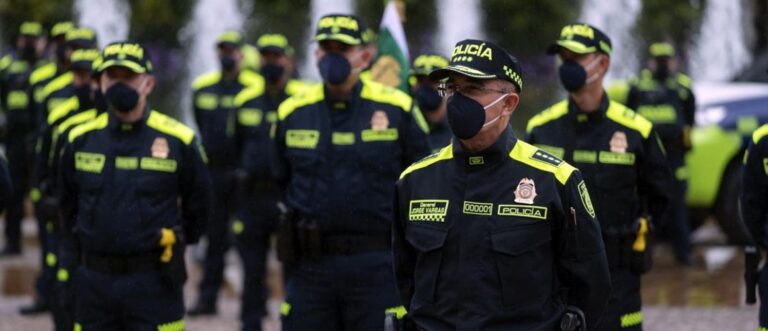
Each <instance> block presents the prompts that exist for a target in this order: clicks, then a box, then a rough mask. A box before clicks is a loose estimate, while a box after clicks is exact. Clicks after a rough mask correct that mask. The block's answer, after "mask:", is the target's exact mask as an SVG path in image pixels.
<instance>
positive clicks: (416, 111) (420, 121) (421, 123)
mask: <svg viewBox="0 0 768 331" xmlns="http://www.w3.org/2000/svg"><path fill="white" fill-rule="evenodd" d="M411 116H412V117H413V120H414V121H416V125H417V126H418V127H419V129H421V131H424V133H426V134H429V124H427V120H425V119H424V115H423V114H422V113H421V108H419V106H416V105H414V106H413V113H412V114H411Z"/></svg>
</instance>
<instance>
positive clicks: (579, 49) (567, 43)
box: [555, 40, 597, 54]
mask: <svg viewBox="0 0 768 331" xmlns="http://www.w3.org/2000/svg"><path fill="white" fill-rule="evenodd" d="M555 43H556V44H557V45H558V46H560V47H564V48H567V49H568V50H570V51H571V52H574V53H577V54H588V53H594V52H597V47H595V46H589V47H588V46H586V45H584V44H582V43H581V42H578V41H576V40H558V41H556V42H555Z"/></svg>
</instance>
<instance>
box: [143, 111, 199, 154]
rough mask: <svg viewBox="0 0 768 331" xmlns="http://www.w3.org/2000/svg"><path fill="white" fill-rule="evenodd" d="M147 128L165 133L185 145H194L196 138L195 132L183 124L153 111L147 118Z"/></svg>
mask: <svg viewBox="0 0 768 331" xmlns="http://www.w3.org/2000/svg"><path fill="white" fill-rule="evenodd" d="M147 126H149V127H151V128H153V129H155V130H157V131H160V132H162V133H165V134H167V135H171V136H174V137H176V138H179V139H180V140H181V141H183V142H184V144H185V145H189V144H190V143H192V139H194V138H195V132H194V131H192V129H190V128H188V127H187V126H186V125H184V124H181V122H179V121H177V120H175V119H173V118H171V117H169V116H167V115H164V114H162V113H160V112H158V111H156V110H152V112H151V113H149V118H147Z"/></svg>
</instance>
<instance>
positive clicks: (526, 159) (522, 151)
mask: <svg viewBox="0 0 768 331" xmlns="http://www.w3.org/2000/svg"><path fill="white" fill-rule="evenodd" d="M541 154H543V152H542V151H541V150H540V149H538V148H536V147H534V146H533V145H530V144H528V143H526V142H524V141H521V140H518V141H517V142H516V143H515V147H514V148H512V151H511V152H509V157H511V158H512V159H513V160H516V161H519V162H522V163H524V164H527V165H529V166H531V167H534V168H536V169H539V170H541V171H546V172H549V173H551V174H553V175H555V178H557V181H559V182H560V184H563V185H565V183H566V182H567V181H568V178H570V177H571V174H572V173H573V172H574V171H576V168H574V167H573V166H571V165H570V164H568V163H566V162H564V161H562V160H559V159H556V160H554V162H548V161H544V160H543V159H542V158H541V157H540V155H541ZM555 163H557V165H555Z"/></svg>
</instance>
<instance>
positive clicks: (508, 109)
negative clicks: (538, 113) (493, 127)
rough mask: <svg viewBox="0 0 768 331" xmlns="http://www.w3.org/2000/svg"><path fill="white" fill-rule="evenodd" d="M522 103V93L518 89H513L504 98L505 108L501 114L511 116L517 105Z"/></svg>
mask: <svg viewBox="0 0 768 331" xmlns="http://www.w3.org/2000/svg"><path fill="white" fill-rule="evenodd" d="M518 104H520V95H519V94H517V91H516V90H513V92H512V93H510V94H509V95H508V96H507V97H506V98H504V103H503V105H504V108H503V110H502V111H501V116H509V115H512V113H514V112H515V110H516V109H517V105H518Z"/></svg>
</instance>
